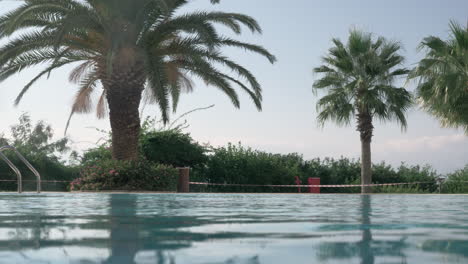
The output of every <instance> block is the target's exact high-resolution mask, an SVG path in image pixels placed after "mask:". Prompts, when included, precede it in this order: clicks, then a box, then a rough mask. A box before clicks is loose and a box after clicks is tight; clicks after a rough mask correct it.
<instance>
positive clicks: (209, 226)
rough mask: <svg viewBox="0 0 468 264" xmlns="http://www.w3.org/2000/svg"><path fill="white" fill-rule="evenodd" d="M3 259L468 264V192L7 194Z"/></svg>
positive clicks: (0, 224)
mask: <svg viewBox="0 0 468 264" xmlns="http://www.w3.org/2000/svg"><path fill="white" fill-rule="evenodd" d="M0 263H18V264H22V263H82V264H84V263H86V264H92V263H122V264H131V263H151V264H155V263H156V264H191V263H194V264H215V263H220V264H275V263H281V264H284V263H290V264H301V263H366V264H367V263H370V264H372V263H386V264H388V263H424V264H430V263H468V196H463V195H441V196H438V195H372V196H361V195H299V194H298V195H295V194H271V195H270V194H258V195H256V194H187V195H181V194H22V195H17V194H0Z"/></svg>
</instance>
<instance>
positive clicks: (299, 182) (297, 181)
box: [294, 176, 301, 193]
mask: <svg viewBox="0 0 468 264" xmlns="http://www.w3.org/2000/svg"><path fill="white" fill-rule="evenodd" d="M294 178H295V179H296V180H295V181H296V185H301V179H299V177H298V176H296V177H294ZM297 190H298V192H299V193H301V187H297Z"/></svg>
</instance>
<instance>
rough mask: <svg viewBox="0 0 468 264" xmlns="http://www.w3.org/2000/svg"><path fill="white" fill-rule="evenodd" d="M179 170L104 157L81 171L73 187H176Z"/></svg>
mask: <svg viewBox="0 0 468 264" xmlns="http://www.w3.org/2000/svg"><path fill="white" fill-rule="evenodd" d="M177 175H178V173H177V170H176V169H174V168H173V167H169V166H165V165H156V164H154V163H151V162H149V161H146V160H140V161H115V160H102V161H99V162H95V163H94V165H93V166H89V167H86V168H84V169H82V171H81V177H80V178H79V179H77V180H75V181H74V182H73V183H72V184H71V185H70V189H71V190H75V191H77V190H82V191H105V190H108V191H110V190H112V191H117V190H128V191H133V190H135V191H175V190H176V187H177Z"/></svg>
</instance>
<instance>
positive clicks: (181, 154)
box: [141, 130, 207, 167]
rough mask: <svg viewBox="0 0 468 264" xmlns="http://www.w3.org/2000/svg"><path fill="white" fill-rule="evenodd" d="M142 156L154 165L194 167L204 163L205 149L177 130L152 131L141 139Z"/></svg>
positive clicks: (205, 158)
mask: <svg viewBox="0 0 468 264" xmlns="http://www.w3.org/2000/svg"><path fill="white" fill-rule="evenodd" d="M141 147H142V151H143V154H144V156H145V157H146V158H147V159H148V160H150V161H152V162H155V163H159V164H167V165H172V166H174V167H195V166H197V165H201V164H203V163H204V162H206V160H207V157H206V155H205V152H206V150H205V148H204V147H203V146H201V145H199V144H198V143H196V142H194V141H193V139H192V138H191V137H190V135H189V134H184V133H182V132H181V131H179V130H167V131H154V132H150V133H147V134H145V135H144V136H143V137H142V138H141Z"/></svg>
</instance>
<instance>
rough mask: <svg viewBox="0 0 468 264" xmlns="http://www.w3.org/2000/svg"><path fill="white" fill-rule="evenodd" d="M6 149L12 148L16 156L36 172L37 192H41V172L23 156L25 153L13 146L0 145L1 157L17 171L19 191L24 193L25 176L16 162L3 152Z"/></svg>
mask: <svg viewBox="0 0 468 264" xmlns="http://www.w3.org/2000/svg"><path fill="white" fill-rule="evenodd" d="M5 150H11V151H13V152H14V153H15V154H16V156H17V157H18V158H19V159H20V160H21V161H22V162H23V163H24V164H26V166H28V168H29V169H30V170H31V171H32V172H33V173H34V175H36V179H37V193H40V192H41V175H40V174H39V172H38V171H37V170H36V169H35V168H34V167H33V166H32V165H31V163H29V161H28V160H27V159H26V158H25V157H23V155H21V153H19V152H18V150H17V149H16V148H14V147H12V146H8V145H7V146H3V147H0V158H1V159H3V160H4V161H5V162H6V163H7V164H8V166H10V168H11V169H12V170H13V171H14V172H15V173H16V176H17V177H18V193H22V192H23V177H22V175H21V172H20V170H19V169H18V168H17V167H16V166H15V164H13V162H11V161H10V160H9V159H8V158H7V157H6V156H5V154H3V151H5Z"/></svg>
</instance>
